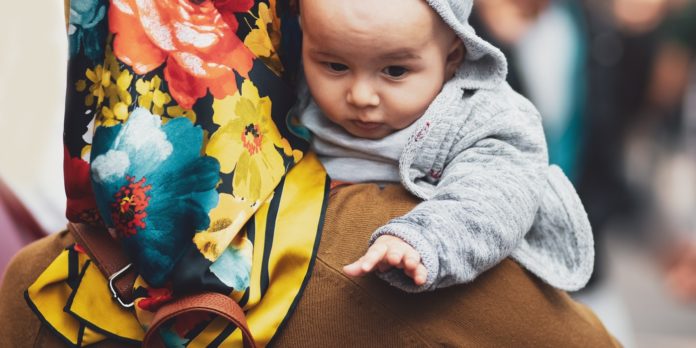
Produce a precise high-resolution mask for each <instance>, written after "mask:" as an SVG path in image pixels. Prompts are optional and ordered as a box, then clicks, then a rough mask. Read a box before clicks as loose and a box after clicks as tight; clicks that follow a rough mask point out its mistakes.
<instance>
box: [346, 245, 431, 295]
mask: <svg viewBox="0 0 696 348" xmlns="http://www.w3.org/2000/svg"><path fill="white" fill-rule="evenodd" d="M375 267H376V268H377V269H378V270H379V271H380V272H385V271H387V270H389V269H391V268H392V267H396V268H400V269H403V270H404V273H406V275H407V276H409V277H411V279H413V282H414V283H415V284H416V285H423V284H425V280H426V279H427V277H428V271H427V270H426V269H425V266H423V264H422V263H421V258H420V255H419V254H418V252H417V251H416V249H413V247H412V246H410V245H409V244H408V243H406V242H404V241H403V240H401V239H400V238H398V237H394V236H390V235H383V236H380V237H379V238H377V240H375V242H374V244H372V246H371V247H370V249H368V250H367V252H366V253H365V255H363V256H362V257H361V258H359V259H358V260H357V261H355V262H353V263H351V264H349V265H346V266H344V267H343V272H345V273H346V274H347V275H349V276H352V277H356V276H362V275H365V274H367V273H370V272H372V271H374V270H375Z"/></svg>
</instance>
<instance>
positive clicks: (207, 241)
mask: <svg viewBox="0 0 696 348" xmlns="http://www.w3.org/2000/svg"><path fill="white" fill-rule="evenodd" d="M219 197H220V200H219V201H218V205H217V207H215V208H213V209H212V210H211V211H210V214H209V216H210V227H209V228H208V229H207V230H206V231H202V232H198V233H196V234H195V235H194V236H193V242H194V243H195V244H196V246H197V247H198V250H200V252H201V254H203V256H204V257H205V258H206V259H208V260H210V261H211V262H215V260H217V259H218V257H220V255H221V254H222V253H223V252H224V251H225V250H226V249H227V247H228V246H229V245H230V243H233V244H234V243H235V242H237V243H236V244H239V247H240V248H241V247H242V245H243V244H245V242H244V239H246V238H245V236H244V235H243V233H241V232H240V231H242V228H243V227H244V224H245V223H246V222H247V220H248V219H249V217H250V216H251V215H252V214H254V209H253V208H252V207H251V206H250V205H249V204H247V203H246V202H245V201H243V200H241V199H238V198H235V197H233V196H232V195H230V194H227V193H221V194H220V195H219ZM242 237H244V238H242ZM247 241H248V239H247Z"/></svg>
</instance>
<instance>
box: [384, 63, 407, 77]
mask: <svg viewBox="0 0 696 348" xmlns="http://www.w3.org/2000/svg"><path fill="white" fill-rule="evenodd" d="M382 72H383V73H384V74H386V75H388V76H389V77H404V75H406V73H408V69H406V68H404V67H403V66H398V65H392V66H388V67H386V68H384V70H382Z"/></svg>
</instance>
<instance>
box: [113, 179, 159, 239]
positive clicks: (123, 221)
mask: <svg viewBox="0 0 696 348" xmlns="http://www.w3.org/2000/svg"><path fill="white" fill-rule="evenodd" d="M126 180H128V184H127V185H124V186H123V187H121V188H120V189H119V190H118V192H116V194H115V195H114V199H115V201H114V202H113V203H112V204H111V208H112V209H111V219H112V220H113V222H114V226H116V232H117V233H118V235H120V236H121V237H128V236H132V235H135V234H136V233H138V230H137V229H138V228H141V229H143V228H145V221H144V220H145V217H147V212H146V211H145V208H147V205H148V203H149V202H150V196H148V195H147V194H146V193H147V191H149V190H150V188H151V186H150V185H148V186H144V184H145V178H142V179H140V181H138V182H135V178H134V177H132V176H126Z"/></svg>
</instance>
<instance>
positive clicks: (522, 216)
mask: <svg viewBox="0 0 696 348" xmlns="http://www.w3.org/2000/svg"><path fill="white" fill-rule="evenodd" d="M427 1H428V3H429V4H430V5H431V6H432V7H433V8H434V9H435V10H436V11H437V12H438V13H439V14H440V15H441V16H442V17H443V19H444V20H445V22H446V23H448V24H449V25H450V26H451V27H452V28H453V29H454V30H455V31H456V32H457V34H458V35H459V37H460V38H461V39H462V41H463V42H464V43H465V45H466V47H467V58H466V60H465V62H464V63H463V64H462V66H461V67H460V68H459V70H458V71H457V73H456V74H455V76H454V77H453V78H452V79H450V80H449V81H448V82H447V83H446V84H445V86H444V87H443V89H442V91H441V92H440V93H439V94H438V95H437V97H436V98H435V100H433V102H432V103H431V105H430V106H429V107H428V109H427V110H426V112H425V114H424V115H423V116H422V117H421V118H420V119H419V120H418V121H416V122H415V123H414V124H413V125H412V126H411V127H409V133H411V136H410V138H409V139H408V141H407V143H406V144H405V146H404V148H403V152H402V153H401V155H400V157H399V167H398V169H399V176H400V179H401V182H402V184H403V185H404V186H405V187H406V188H407V189H408V190H409V191H410V192H412V193H413V194H414V195H416V196H417V197H419V198H421V199H423V202H421V203H420V204H418V205H417V206H416V207H415V208H414V209H413V210H412V211H411V212H409V213H408V214H406V215H404V216H401V217H398V218H395V219H393V220H392V221H390V222H389V223H388V224H386V225H385V226H382V227H380V228H379V229H378V230H377V231H375V233H374V234H373V236H372V239H371V240H370V243H373V242H374V240H375V239H376V238H377V237H379V236H381V235H385V234H386V235H394V236H397V237H399V238H401V239H403V240H404V241H406V242H407V243H409V244H410V245H412V246H413V247H414V248H415V249H416V250H417V251H418V252H419V254H420V255H421V259H422V262H423V264H424V265H425V267H426V269H427V271H428V277H427V280H426V283H425V284H424V285H422V286H415V285H414V284H413V281H412V280H411V279H410V278H408V277H406V276H405V275H404V274H403V272H401V271H400V270H392V271H389V272H386V273H378V275H379V276H380V277H382V278H383V279H385V280H386V281H387V282H389V283H390V284H392V285H394V286H396V287H399V288H401V289H403V290H405V291H409V292H420V291H426V290H433V289H436V288H440V287H446V286H450V285H454V284H459V283H465V282H469V281H471V280H473V279H474V278H476V277H477V276H478V275H479V274H481V273H482V272H484V271H485V270H487V269H489V268H491V267H493V266H494V265H496V264H497V263H499V262H500V261H501V260H502V259H504V258H506V257H509V256H511V257H513V258H514V259H516V260H517V261H518V262H519V263H520V264H521V265H523V266H524V267H525V268H527V269H528V270H529V271H531V272H533V273H534V274H536V275H537V276H538V277H539V278H541V279H542V280H544V281H545V282H547V283H549V284H550V285H552V286H554V287H556V288H559V289H563V290H577V289H579V288H581V287H583V286H584V285H585V283H586V282H587V280H588V279H589V276H590V274H591V272H592V267H593V259H594V246H593V240H592V234H591V229H590V226H589V222H588V220H587V215H586V213H585V210H584V208H583V206H582V204H581V202H580V200H579V199H578V197H577V194H576V193H575V190H574V189H573V186H572V185H571V184H570V182H569V181H568V179H567V178H566V177H565V175H563V173H562V172H561V171H560V169H558V168H557V167H555V166H551V167H549V166H548V157H547V151H546V142H545V139H544V133H543V129H542V126H541V118H540V115H539V114H538V112H537V111H536V109H535V108H534V106H533V105H531V103H529V101H527V100H526V99H525V98H524V97H522V96H520V95H519V94H517V93H515V92H514V91H513V90H512V89H511V88H510V87H509V86H508V84H507V83H505V82H504V78H505V74H506V69H507V68H506V63H505V58H504V56H503V55H502V53H500V51H499V50H497V49H495V48H494V47H492V46H491V45H490V44H488V43H487V42H485V41H483V40H482V39H480V38H479V37H478V36H476V35H475V34H474V32H473V30H472V29H471V27H470V26H469V25H468V23H467V22H466V19H467V18H468V16H469V14H470V11H471V1H461V0H451V1H444V0H443V1H437V0H427ZM310 105H311V103H310ZM311 110H312V108H311V107H310V108H305V110H304V111H305V112H312V111H311ZM314 112H315V111H314ZM304 117H306V115H303V116H302V118H304ZM314 132H315V133H321V132H322V129H320V128H317V129H314ZM327 133H330V132H327ZM319 136H320V137H323V138H325V139H326V138H329V137H331V136H332V134H323V135H322V134H319ZM361 142H364V139H360V140H357V139H356V143H355V144H357V143H361ZM334 145H336V144H334ZM339 145H340V146H342V147H345V148H346V149H348V150H347V151H350V147H351V146H352V144H351V143H350V142H342V143H340V144H339ZM370 148H374V147H370V146H367V147H363V151H359V152H358V154H360V153H362V154H365V153H366V152H369V151H365V149H368V150H369V149H370ZM334 153H338V152H334ZM320 155H321V156H323V161H324V162H325V163H326V159H327V158H330V157H332V154H329V153H324V154H320ZM371 155H378V154H374V153H373V154H371ZM365 158H370V157H365ZM392 168H393V167H392ZM354 172H356V171H355V170H354V171H353V173H351V172H347V173H346V177H345V179H346V180H347V181H362V180H360V179H359V178H354V179H356V180H350V179H351V175H353V174H354Z"/></svg>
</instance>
